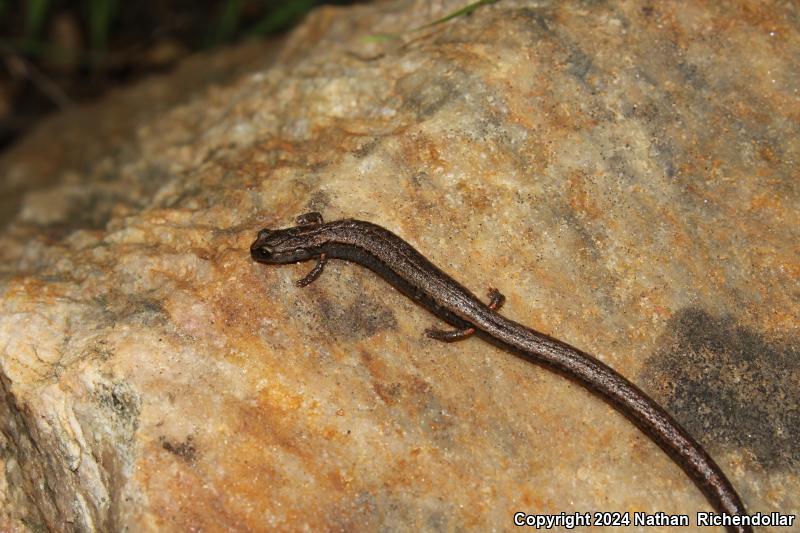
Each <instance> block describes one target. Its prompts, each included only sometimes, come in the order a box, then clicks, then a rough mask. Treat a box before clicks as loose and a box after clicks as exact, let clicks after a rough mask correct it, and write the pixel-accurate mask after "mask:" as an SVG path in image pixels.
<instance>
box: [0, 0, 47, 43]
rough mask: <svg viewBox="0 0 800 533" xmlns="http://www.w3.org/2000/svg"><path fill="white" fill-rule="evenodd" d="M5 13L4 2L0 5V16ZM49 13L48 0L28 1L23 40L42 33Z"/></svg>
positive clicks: (33, 37)
mask: <svg viewBox="0 0 800 533" xmlns="http://www.w3.org/2000/svg"><path fill="white" fill-rule="evenodd" d="M3 11H5V2H2V3H0V14H2V12H3ZM49 11H50V0H28V2H26V5H25V26H24V30H23V35H24V36H25V39H30V40H32V39H35V38H36V37H38V36H39V33H40V32H41V31H42V25H43V24H44V21H45V18H46V17H47V13H48V12H49Z"/></svg>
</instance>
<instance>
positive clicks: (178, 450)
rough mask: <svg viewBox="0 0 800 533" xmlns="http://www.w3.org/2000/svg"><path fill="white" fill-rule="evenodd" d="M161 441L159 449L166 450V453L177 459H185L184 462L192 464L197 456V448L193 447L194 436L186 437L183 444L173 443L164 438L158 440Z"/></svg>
mask: <svg viewBox="0 0 800 533" xmlns="http://www.w3.org/2000/svg"><path fill="white" fill-rule="evenodd" d="M159 440H160V441H161V447H162V448H164V449H165V450H167V451H168V452H170V453H172V454H175V455H177V456H178V457H180V458H182V459H185V460H186V461H188V462H190V463H192V462H194V459H195V457H196V455H197V448H196V447H195V445H194V442H193V441H194V436H192V435H189V436H188V437H186V440H185V441H183V442H178V443H174V442H172V441H169V440H167V438H166V437H163V436H162V437H161V438H160V439H159Z"/></svg>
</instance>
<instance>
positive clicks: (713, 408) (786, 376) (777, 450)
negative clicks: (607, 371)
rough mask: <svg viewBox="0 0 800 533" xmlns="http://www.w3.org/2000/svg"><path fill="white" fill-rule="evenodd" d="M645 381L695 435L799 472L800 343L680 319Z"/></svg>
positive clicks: (718, 322)
mask: <svg viewBox="0 0 800 533" xmlns="http://www.w3.org/2000/svg"><path fill="white" fill-rule="evenodd" d="M659 345H660V348H658V350H657V351H656V352H655V353H654V355H653V356H651V357H650V358H649V360H648V361H647V366H646V369H645V371H644V375H643V379H642V381H643V382H644V383H645V384H646V386H647V388H648V390H649V391H651V392H652V393H653V395H654V396H655V397H656V399H657V400H658V401H660V402H661V403H662V404H663V405H664V406H665V407H666V408H667V410H668V411H670V412H671V413H673V414H674V415H675V416H676V417H677V418H678V420H679V421H680V422H681V423H682V424H684V426H685V427H686V429H688V430H689V432H690V433H692V434H693V435H695V436H696V437H698V438H700V440H701V441H703V442H705V443H707V444H719V445H722V446H725V447H728V448H737V449H746V450H748V451H749V452H750V453H752V455H753V456H754V457H755V459H756V460H757V461H758V462H759V463H760V464H761V465H762V467H763V468H766V469H772V470H784V469H788V470H790V471H792V472H795V473H796V472H800V447H798V445H797V443H798V442H800V344H798V343H797V341H794V340H792V341H788V342H776V341H773V340H771V339H768V338H766V337H765V336H764V335H762V334H760V333H758V332H756V331H754V330H752V329H750V328H747V327H743V326H741V325H739V324H737V323H736V322H735V320H734V319H733V318H731V317H728V316H724V317H715V316H712V315H710V314H709V313H707V312H706V311H704V310H702V309H696V308H689V309H685V310H683V311H681V312H679V313H678V314H676V315H675V316H674V317H673V318H672V319H671V321H670V323H669V325H668V327H667V330H666V332H665V333H664V335H663V336H662V338H661V339H660V341H659Z"/></svg>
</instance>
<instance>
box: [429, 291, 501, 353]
mask: <svg viewBox="0 0 800 533" xmlns="http://www.w3.org/2000/svg"><path fill="white" fill-rule="evenodd" d="M505 301H506V297H505V296H503V294H502V293H501V292H500V291H498V290H497V289H495V288H494V287H490V288H489V305H488V307H489V309H491V310H492V311H497V310H498V309H500V308H501V307H503V304H504V303H505ZM473 333H475V328H464V329H449V330H442V329H434V328H428V329H426V330H425V335H426V336H427V337H430V338H431V339H434V340H437V341H441V342H456V341H461V340H464V339H466V338H467V337H469V336H470V335H472V334H473Z"/></svg>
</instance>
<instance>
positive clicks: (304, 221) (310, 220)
mask: <svg viewBox="0 0 800 533" xmlns="http://www.w3.org/2000/svg"><path fill="white" fill-rule="evenodd" d="M294 221H295V223H296V224H297V225H298V226H317V225H319V224H322V222H323V220H322V213H319V212H317V211H311V212H310V213H303V214H302V215H299V216H298V217H297V218H295V219H294Z"/></svg>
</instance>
